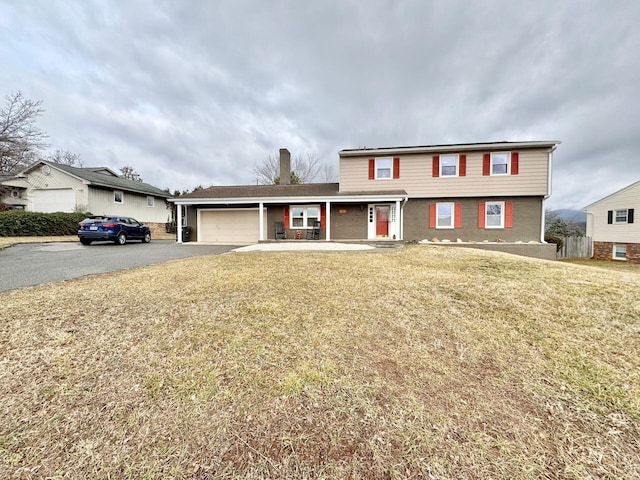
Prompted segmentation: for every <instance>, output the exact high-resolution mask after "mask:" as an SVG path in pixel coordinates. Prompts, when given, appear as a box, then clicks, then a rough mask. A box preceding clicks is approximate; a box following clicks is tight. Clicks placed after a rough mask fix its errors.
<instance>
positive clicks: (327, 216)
mask: <svg viewBox="0 0 640 480" xmlns="http://www.w3.org/2000/svg"><path fill="white" fill-rule="evenodd" d="M324 219H325V220H324V221H325V230H324V232H325V234H326V237H327V238H326V241H327V242H328V241H329V240H331V202H326V204H325V214H324Z"/></svg>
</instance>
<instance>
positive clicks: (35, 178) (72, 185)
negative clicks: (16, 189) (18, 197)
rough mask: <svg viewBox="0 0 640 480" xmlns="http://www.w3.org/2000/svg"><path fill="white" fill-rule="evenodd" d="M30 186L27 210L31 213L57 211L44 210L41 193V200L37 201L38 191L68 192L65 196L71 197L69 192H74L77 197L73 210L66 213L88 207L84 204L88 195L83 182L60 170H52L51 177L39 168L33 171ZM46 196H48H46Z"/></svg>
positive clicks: (30, 175)
mask: <svg viewBox="0 0 640 480" xmlns="http://www.w3.org/2000/svg"><path fill="white" fill-rule="evenodd" d="M28 185H29V187H28V188H27V192H26V195H25V196H26V199H27V210H30V211H33V212H35V211H41V212H42V211H47V212H50V211H57V210H51V209H50V208H48V207H47V208H45V209H44V210H42V208H43V207H42V204H41V203H40V200H41V199H42V198H44V197H43V194H42V193H39V194H37V195H39V199H37V200H36V199H35V195H36V194H35V192H36V191H42V190H55V191H59V192H63V191H64V192H67V193H65V194H64V195H70V194H69V193H68V192H69V190H71V191H73V192H74V193H73V196H75V199H74V200H73V203H74V205H73V208H72V209H71V210H69V209H65V211H73V210H76V209H77V210H83V208H82V207H83V206H84V205H86V203H83V200H84V198H85V194H86V185H84V184H83V182H82V181H81V180H79V179H77V178H74V177H72V176H70V175H68V174H66V173H63V172H61V171H59V170H57V169H56V168H54V167H51V168H50V173H49V175H45V174H44V173H43V171H42V169H41V168H37V169H35V170H34V171H32V172H31V173H30V174H29V179H28ZM44 195H46V194H44ZM53 195H54V196H55V194H53ZM65 198H67V197H65ZM38 208H40V210H37V209H38Z"/></svg>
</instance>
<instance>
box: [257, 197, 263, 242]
mask: <svg viewBox="0 0 640 480" xmlns="http://www.w3.org/2000/svg"><path fill="white" fill-rule="evenodd" d="M263 209H264V202H260V203H259V204H258V211H259V212H260V237H259V238H260V241H261V242H263V241H264V211H263Z"/></svg>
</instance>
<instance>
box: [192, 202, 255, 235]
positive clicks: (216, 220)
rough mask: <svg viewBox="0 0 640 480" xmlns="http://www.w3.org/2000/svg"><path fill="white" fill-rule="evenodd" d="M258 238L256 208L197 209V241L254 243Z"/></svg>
mask: <svg viewBox="0 0 640 480" xmlns="http://www.w3.org/2000/svg"><path fill="white" fill-rule="evenodd" d="M259 240H260V218H259V216H258V209H257V208H254V209H231V210H198V241H199V242H228V243H232V244H233V243H256V242H258V241H259Z"/></svg>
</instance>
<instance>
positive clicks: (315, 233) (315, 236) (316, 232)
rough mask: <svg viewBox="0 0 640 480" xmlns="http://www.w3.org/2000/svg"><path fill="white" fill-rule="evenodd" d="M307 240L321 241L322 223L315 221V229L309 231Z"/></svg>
mask: <svg viewBox="0 0 640 480" xmlns="http://www.w3.org/2000/svg"><path fill="white" fill-rule="evenodd" d="M307 240H320V221H318V220H314V221H313V228H311V229H309V230H307Z"/></svg>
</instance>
